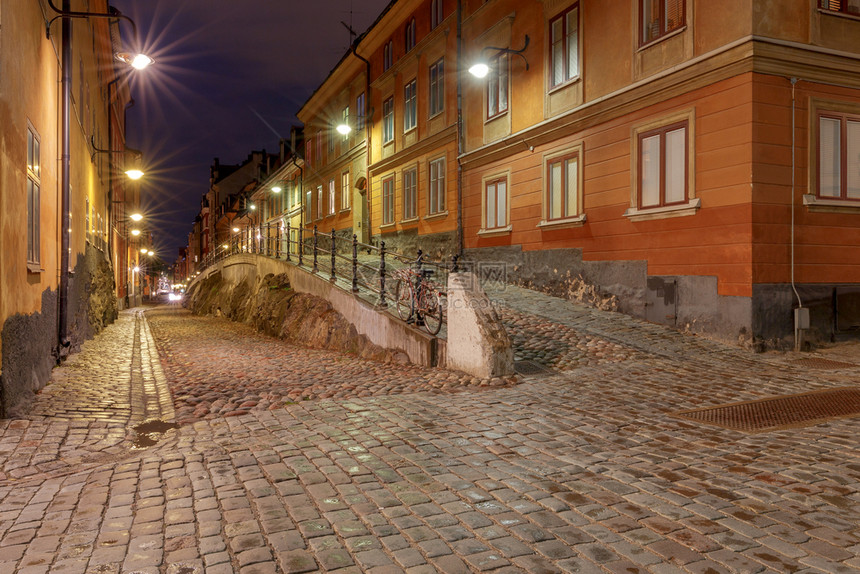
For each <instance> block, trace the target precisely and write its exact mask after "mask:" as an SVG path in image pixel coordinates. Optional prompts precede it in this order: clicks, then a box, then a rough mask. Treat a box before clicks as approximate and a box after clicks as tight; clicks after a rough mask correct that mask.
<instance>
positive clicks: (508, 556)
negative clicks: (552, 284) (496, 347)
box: [0, 288, 860, 574]
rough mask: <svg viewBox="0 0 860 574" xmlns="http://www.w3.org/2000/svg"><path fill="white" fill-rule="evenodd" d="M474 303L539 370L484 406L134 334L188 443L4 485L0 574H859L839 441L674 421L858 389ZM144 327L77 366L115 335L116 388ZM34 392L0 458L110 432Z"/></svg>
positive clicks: (859, 426) (225, 337)
mask: <svg viewBox="0 0 860 574" xmlns="http://www.w3.org/2000/svg"><path fill="white" fill-rule="evenodd" d="M493 296H494V298H495V299H497V300H498V301H499V302H500V303H502V304H504V305H506V306H507V307H506V310H505V311H504V313H503V315H504V317H505V320H506V321H508V322H509V326H510V328H511V330H512V332H514V339H515V341H516V343H517V347H518V348H517V350H516V353H517V358H518V359H520V360H530V361H536V362H538V363H540V364H543V365H545V366H547V367H549V368H551V369H553V370H554V372H555V374H545V373H542V374H540V376H535V377H526V378H525V379H524V380H522V382H520V384H518V385H515V386H510V385H508V386H500V387H493V386H488V385H485V386H481V384H480V382H479V381H475V382H473V381H469V380H467V379H463V378H462V377H461V376H460V375H457V374H450V373H447V372H445V371H442V370H437V369H420V368H416V367H412V366H408V365H390V366H384V365H380V364H378V363H372V362H368V361H361V360H355V359H351V358H347V357H344V356H341V355H337V354H334V353H329V352H324V351H308V350H304V349H299V348H296V347H291V346H289V345H285V344H284V343H282V342H280V341H275V340H272V339H266V338H264V337H261V336H259V335H256V334H255V333H252V332H251V331H250V330H249V329H248V328H247V327H245V326H242V325H235V324H232V323H229V322H226V321H220V320H219V321H216V320H214V319H207V318H198V317H192V316H190V315H187V314H183V313H181V312H173V311H170V312H165V311H160V310H159V311H156V312H152V314H151V321H150V322H151V325H152V335H153V338H154V339H155V343H156V344H157V346H158V349H159V352H160V353H161V356H162V361H163V364H164V368H163V373H164V375H163V376H164V377H165V378H166V381H167V383H168V384H169V385H170V390H171V391H172V394H173V397H174V401H175V404H176V407H177V412H183V413H186V415H187V416H189V417H190V419H189V422H187V423H185V424H183V425H182V426H181V428H179V429H178V430H174V431H169V432H168V433H167V434H166V435H165V438H164V439H163V440H162V441H161V442H159V443H158V444H157V445H155V446H153V447H151V448H148V449H144V450H137V451H135V450H132V449H131V448H130V444H131V443H130V440H129V437H125V439H123V440H122V441H108V442H109V448H110V449H113V450H111V452H110V453H108V454H109V455H110V456H111V457H112V458H111V459H110V460H109V461H107V462H103V463H99V462H98V461H97V460H95V459H93V461H92V462H91V463H90V464H89V465H86V464H84V465H79V466H75V465H66V466H62V465H61V464H57V465H55V466H53V467H50V468H48V467H45V468H37V469H36V471H33V472H30V471H29V470H28V469H29V468H30V467H29V466H28V464H24V465H23V466H16V464H12V465H11V468H8V467H3V468H4V471H3V472H5V475H4V476H3V477H2V480H0V572H27V573H29V572H52V573H53V572H58V573H74V572H87V573H90V572H109V573H117V572H135V573H137V572H140V573H164V574H178V573H180V572H181V573H183V574H192V573H196V572H197V573H202V572H206V573H212V574H218V573H227V572H240V573H242V574H258V573H276V572H340V573H343V574H347V573H353V572H373V573H379V574H382V573H389V572H392V573H393V572H409V573H416V574H418V573H431V572H446V573H448V572H451V573H457V572H485V571H492V572H505V573H507V572H617V573H636V572H655V573H663V574H669V573H681V572H693V573H706V572H707V573H720V572H810V573H811V572H846V573H847V572H858V571H860V558H858V554H860V539H858V524H860V492H858V490H860V455H858V439H857V437H858V434H860V433H858V431H860V420H858V419H857V418H845V419H839V420H833V421H828V422H826V423H823V424H819V425H816V426H810V427H805V428H799V429H787V430H778V431H773V432H766V433H757V434H744V433H742V432H739V431H734V430H728V429H722V428H718V427H713V426H707V425H701V424H697V423H693V422H690V421H684V420H681V419H678V418H677V417H674V416H673V413H676V412H678V411H681V410H685V409H692V408H700V407H706V406H712V405H720V404H725V403H730V402H738V401H750V400H755V399H759V398H763V397H767V396H775V395H787V394H793V393H801V392H808V391H813V390H821V389H826V388H835V387H840V386H851V385H853V384H855V381H854V380H853V379H854V378H855V376H856V373H855V372H854V371H852V370H836V371H832V372H830V371H815V372H812V371H811V370H809V369H807V368H804V367H802V366H798V365H794V364H791V363H790V360H791V359H793V358H796V357H791V356H777V355H766V356H753V355H749V354H747V353H745V352H743V351H740V350H737V349H733V348H729V347H725V346H722V345H719V344H716V343H712V342H709V341H705V340H702V339H698V338H689V337H684V336H682V335H678V334H676V333H673V332H669V331H666V330H663V329H662V328H660V327H657V326H654V325H649V324H645V323H642V322H638V321H636V320H633V319H630V318H629V317H624V316H620V315H616V314H605V313H599V312H596V311H592V310H588V309H584V308H582V307H577V306H575V305H573V304H571V303H567V302H561V301H559V300H554V299H551V298H548V297H544V296H541V295H538V294H535V293H531V292H525V291H523V290H517V289H513V288H511V289H507V290H505V291H504V292H496V293H493ZM146 323H147V322H142V323H141V322H140V320H139V321H138V323H137V324H136V325H137V326H136V327H135V324H134V323H133V322H132V324H131V325H129V324H124V323H123V322H122V321H121V322H120V323H118V324H117V325H114V326H112V327H110V328H109V329H108V330H107V331H106V332H105V333H104V334H103V335H101V336H100V337H99V338H97V339H96V340H95V341H92V342H91V343H92V345H91V346H92V347H94V348H99V347H100V346H103V347H104V348H107V347H108V346H110V345H115V346H116V345H119V343H117V342H116V341H117V340H119V339H121V338H122V337H118V336H117V333H118V332H123V329H127V330H129V333H131V334H128V333H127V334H126V336H125V340H126V343H125V345H126V347H125V349H126V350H125V352H124V354H123V352H121V351H120V349H118V348H117V349H115V352H116V355H117V356H120V357H123V356H124V357H125V358H124V359H122V360H124V361H126V363H127V365H126V366H125V367H122V366H121V365H120V366H119V367H117V368H118V369H119V370H118V372H120V371H122V369H123V368H124V369H126V371H127V372H129V373H133V372H134V369H133V368H132V367H131V366H130V365H132V364H133V361H134V353H135V352H139V351H135V350H134V349H135V347H134V344H135V343H134V342H135V340H136V339H135V337H134V332H135V329H137V332H138V333H145V332H146V328H148V327H145V325H146ZM213 332H216V333H218V335H220V337H213V336H212V333H213ZM553 333H555V334H557V335H558V336H557V337H553V336H552V335H553ZM219 340H220V341H221V343H219V342H218V341H219ZM195 342H197V343H199V349H200V353H197V354H195V353H193V352H191V351H190V349H193V348H194V343H195ZM148 348H149V349H151V348H152V347H151V345H150V346H149V347H148ZM105 356H107V355H105V354H102V357H105ZM142 356H143V355H141V357H142ZM112 360H113V359H111V361H112ZM116 360H117V361H118V362H122V361H121V360H120V359H116ZM111 361H108V360H105V359H103V360H101V361H95V360H92V361H88V362H85V361H80V362H78V366H79V367H80V369H79V370H78V371H77V372H76V375H75V376H74V377H69V378H67V379H65V380H64V382H63V383H62V384H63V385H69V388H72V385H73V384H75V382H74V381H77V383H76V384H77V385H79V387H80V389H81V394H79V396H88V395H86V392H88V390H89V391H93V390H94V389H93V387H94V386H98V385H101V386H103V383H102V382H100V379H99V378H98V375H99V374H100V373H103V370H104V369H105V368H109V365H110V364H111ZM183 365H185V366H186V367H187V368H185V369H183ZM151 370H152V372H153V373H155V372H156V371H157V370H158V369H157V368H156V367H155V366H153V368H152V369H151ZM142 372H145V371H142ZM154 376H155V380H156V383H154V384H156V386H157V379H158V376H157V375H154ZM183 377H187V378H188V379H189V380H184V379H183ZM73 379H74V380H73ZM131 379H132V377H131V376H129V380H131ZM296 385H298V386H300V387H301V386H302V385H305V386H307V385H310V386H313V387H314V388H315V390H314V393H313V396H314V397H322V396H324V395H326V394H328V396H329V398H314V399H312V400H303V399H302V395H301V393H299V394H297V395H296V394H294V395H290V394H289V390H295V387H296ZM52 387H53V385H52V386H50V387H48V389H46V392H45V393H43V396H41V397H39V401H38V402H37V406H38V408H39V409H40V410H39V411H38V412H39V413H41V414H39V415H38V416H35V417H32V419H31V420H25V419H21V420H13V421H3V422H2V426H0V429H2V432H3V434H2V439H0V454H2V456H3V457H5V458H4V459H0V461H4V460H5V461H6V462H7V463H8V461H11V460H15V461H18V462H19V463H20V461H22V460H24V458H22V457H23V456H24V454H25V453H29V454H27V456H29V457H30V458H29V459H28V460H30V461H35V460H36V459H37V457H38V456H39V454H38V453H43V454H42V456H43V459H39V460H40V461H41V462H40V464H42V465H50V464H51V460H55V461H60V462H61V461H62V458H63V453H64V452H65V450H64V445H66V444H68V443H69V442H71V443H75V442H76V441H80V440H81V437H85V436H89V434H91V433H93V432H95V431H96V430H98V429H100V428H105V429H108V430H110V431H111V432H114V433H117V432H118V429H114V427H112V426H111V425H114V424H126V423H124V422H121V421H119V419H117V421H113V422H99V420H100V419H99V418H98V416H97V413H95V414H86V413H88V411H86V410H83V409H82V411H81V412H83V413H84V414H83V415H81V418H79V419H75V420H66V419H61V418H59V416H60V415H63V416H66V417H68V416H69V414H68V410H69V405H70V404H71V401H70V400H64V399H61V398H60V395H59V394H58V393H56V392H54V390H53V389H52ZM120 387H122V385H120ZM58 388H59V387H58ZM285 389H287V390H286V391H285ZM346 391H348V392H346ZM117 392H118V393H119V394H122V393H126V394H125V395H124V396H128V397H134V396H135V395H134V394H133V393H131V389H130V388H125V389H124V390H121V391H117ZM148 392H149V391H147V392H146V393H144V395H145V396H141V397H138V398H133V399H128V402H129V405H128V408H127V409H126V410H127V411H128V413H131V412H132V411H135V409H137V410H138V411H139V410H140V409H141V408H142V406H141V405H137V406H135V404H136V403H137V402H143V403H145V402H146V400H148V399H147V398H146V397H148V396H149V395H148V394H147V393H148ZM48 398H50V400H48ZM149 400H150V404H151V405H153V406H154V403H153V402H152V400H151V399H149ZM218 401H223V402H221V403H220V404H218ZM204 402H208V406H206V407H205V408H200V409H199V410H198V409H197V407H198V406H199V405H201V404H203V403H204ZM52 404H55V405H57V406H56V412H52V411H51V405H52ZM216 404H217V406H218V408H214V407H213V405H216ZM226 405H231V409H230V410H224V408H223V407H225V406H226ZM61 410H62V412H61ZM135 412H136V411H135ZM195 412H197V413H198V414H197V415H195V414H194V413H195ZM222 413H223V414H222ZM186 415H184V416H186ZM227 415H230V416H227ZM123 416H125V417H126V418H127V419H131V418H133V417H132V416H131V414H127V415H123ZM88 433H89V434H88ZM88 444H89V443H88ZM106 444H107V443H106ZM123 449H125V450H124V451H123Z"/></svg>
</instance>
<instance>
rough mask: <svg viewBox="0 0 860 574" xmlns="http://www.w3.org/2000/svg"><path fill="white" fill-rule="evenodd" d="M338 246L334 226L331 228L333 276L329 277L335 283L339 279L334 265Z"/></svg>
mask: <svg viewBox="0 0 860 574" xmlns="http://www.w3.org/2000/svg"><path fill="white" fill-rule="evenodd" d="M336 251H337V247H336V246H335V243H334V227H332V228H331V277H329V278H328V280H329V281H331V282H332V283H334V282H335V281H337V276H336V275H335V271H334V265H335V257H336Z"/></svg>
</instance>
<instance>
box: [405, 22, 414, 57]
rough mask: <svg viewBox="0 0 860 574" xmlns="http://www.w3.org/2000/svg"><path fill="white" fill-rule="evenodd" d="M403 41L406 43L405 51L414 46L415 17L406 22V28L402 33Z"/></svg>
mask: <svg viewBox="0 0 860 574" xmlns="http://www.w3.org/2000/svg"><path fill="white" fill-rule="evenodd" d="M403 43H404V44H405V45H406V51H407V52H408V51H409V50H411V49H412V48H414V47H415V18H413V19H412V20H410V21H409V23H408V24H406V30H404V33H403Z"/></svg>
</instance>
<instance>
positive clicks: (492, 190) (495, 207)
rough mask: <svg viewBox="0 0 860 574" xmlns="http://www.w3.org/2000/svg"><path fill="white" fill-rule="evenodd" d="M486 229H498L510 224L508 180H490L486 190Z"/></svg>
mask: <svg viewBox="0 0 860 574" xmlns="http://www.w3.org/2000/svg"><path fill="white" fill-rule="evenodd" d="M484 191H485V193H484V211H485V219H484V229H498V228H499V227H505V226H507V224H508V180H507V179H505V178H501V179H494V180H490V181H488V182H487V183H486V186H485V188H484Z"/></svg>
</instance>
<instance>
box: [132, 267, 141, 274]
mask: <svg viewBox="0 0 860 574" xmlns="http://www.w3.org/2000/svg"><path fill="white" fill-rule="evenodd" d="M132 271H134V272H135V273H140V267H135V268H134V269H132Z"/></svg>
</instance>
